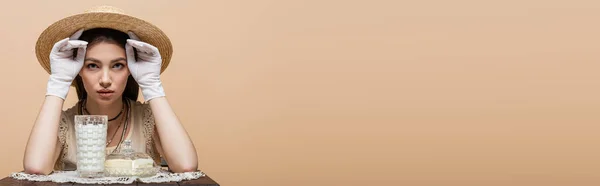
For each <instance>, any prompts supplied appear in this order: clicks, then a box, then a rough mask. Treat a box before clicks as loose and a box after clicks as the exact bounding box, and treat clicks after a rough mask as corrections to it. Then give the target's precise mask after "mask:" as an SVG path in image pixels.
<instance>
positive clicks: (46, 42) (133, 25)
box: [35, 12, 173, 73]
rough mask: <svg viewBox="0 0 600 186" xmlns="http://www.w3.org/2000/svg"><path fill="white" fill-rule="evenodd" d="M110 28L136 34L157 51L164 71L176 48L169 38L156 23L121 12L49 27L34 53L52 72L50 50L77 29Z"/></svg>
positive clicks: (81, 17)
mask: <svg viewBox="0 0 600 186" xmlns="http://www.w3.org/2000/svg"><path fill="white" fill-rule="evenodd" d="M81 28H84V29H85V30H89V29H93V28H111V29H115V30H119V31H121V32H125V33H127V32H128V31H133V33H135V34H136V35H137V36H138V37H139V39H140V40H142V41H143V42H146V43H149V44H151V45H153V46H155V47H156V48H158V50H159V52H160V55H161V57H162V66H161V70H160V72H161V73H162V72H164V71H165V69H166V68H167V66H169V62H170V61H171V56H172V54H173V46H172V45H171V41H170V40H169V38H168V37H167V35H166V34H165V33H164V32H163V31H162V30H160V29H159V28H158V27H156V26H154V25H153V24H151V23H149V22H146V21H144V20H141V19H138V18H135V17H132V16H129V15H124V14H118V13H105V12H91V13H83V14H77V15H73V16H69V17H66V18H63V19H61V20H59V21H57V22H55V23H53V24H52V25H50V26H49V27H48V28H46V30H44V32H42V34H41V35H40V37H39V38H38V40H37V43H36V47H35V52H36V56H37V58H38V61H39V63H40V65H41V66H42V67H43V68H44V69H45V70H46V71H47V72H48V73H50V51H51V50H52V47H53V46H54V44H55V43H56V42H58V41H60V40H62V39H64V38H67V37H69V36H71V34H73V33H75V32H76V31H77V30H79V29H81Z"/></svg>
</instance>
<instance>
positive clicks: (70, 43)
mask: <svg viewBox="0 0 600 186" xmlns="http://www.w3.org/2000/svg"><path fill="white" fill-rule="evenodd" d="M82 33H83V29H80V30H78V31H77V32H75V33H74V34H73V35H71V37H69V38H65V39H63V40H60V41H58V42H56V43H55V44H54V46H53V47H52V51H51V52H50V79H49V80H48V87H47V91H46V95H53V96H57V97H60V98H62V99H63V100H64V99H66V97H67V93H68V92H69V87H70V86H71V83H72V82H73V80H74V79H75V77H77V74H79V71H80V70H81V68H82V67H83V61H84V58H85V51H86V48H87V44H88V43H87V42H85V41H81V40H78V39H79V36H81V34H82ZM74 49H77V56H75V57H74V56H73V54H74Z"/></svg>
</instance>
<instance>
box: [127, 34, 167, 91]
mask: <svg viewBox="0 0 600 186" xmlns="http://www.w3.org/2000/svg"><path fill="white" fill-rule="evenodd" d="M127 34H129V37H130V38H131V39H128V40H127V43H126V44H125V53H126V54H127V66H128V67H129V72H130V73H131V76H133V78H134V79H135V81H137V83H138V84H139V85H140V88H141V89H142V94H143V95H144V99H145V100H146V101H150V100H151V99H154V98H157V97H164V96H165V91H164V89H163V87H162V83H161V81H160V69H161V64H162V57H161V56H160V52H159V51H158V48H156V47H155V46H152V45H150V44H148V43H145V42H142V41H140V39H139V38H138V37H137V36H136V35H135V34H134V33H133V32H128V33H127ZM133 48H135V49H136V50H137V59H136V58H135V54H134V50H133Z"/></svg>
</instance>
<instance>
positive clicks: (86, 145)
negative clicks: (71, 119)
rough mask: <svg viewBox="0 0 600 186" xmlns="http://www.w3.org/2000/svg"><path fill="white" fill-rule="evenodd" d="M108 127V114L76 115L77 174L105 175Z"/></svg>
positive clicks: (88, 175) (81, 175) (94, 176)
mask: <svg viewBox="0 0 600 186" xmlns="http://www.w3.org/2000/svg"><path fill="white" fill-rule="evenodd" d="M107 129H108V116H106V115H76V116H75V138H76V140H77V174H79V176H80V177H87V178H96V177H103V176H104V160H105V156H106V154H105V153H106V130H107Z"/></svg>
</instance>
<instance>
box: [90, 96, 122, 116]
mask: <svg viewBox="0 0 600 186" xmlns="http://www.w3.org/2000/svg"><path fill="white" fill-rule="evenodd" d="M86 103H87V99H85V100H83V104H82V105H81V106H82V107H83V110H84V111H85V112H87V113H88V114H89V113H90V111H88V110H87V106H86V105H87V104H86ZM124 110H125V104H123V108H121V112H119V114H117V116H115V117H114V118H111V119H108V121H114V120H116V119H117V118H119V116H121V114H123V111H124Z"/></svg>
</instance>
